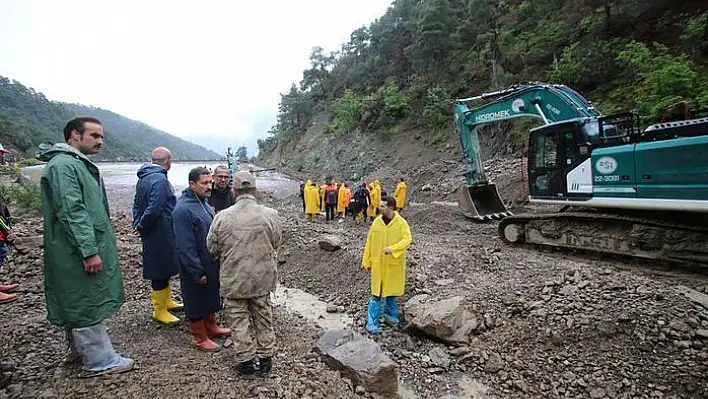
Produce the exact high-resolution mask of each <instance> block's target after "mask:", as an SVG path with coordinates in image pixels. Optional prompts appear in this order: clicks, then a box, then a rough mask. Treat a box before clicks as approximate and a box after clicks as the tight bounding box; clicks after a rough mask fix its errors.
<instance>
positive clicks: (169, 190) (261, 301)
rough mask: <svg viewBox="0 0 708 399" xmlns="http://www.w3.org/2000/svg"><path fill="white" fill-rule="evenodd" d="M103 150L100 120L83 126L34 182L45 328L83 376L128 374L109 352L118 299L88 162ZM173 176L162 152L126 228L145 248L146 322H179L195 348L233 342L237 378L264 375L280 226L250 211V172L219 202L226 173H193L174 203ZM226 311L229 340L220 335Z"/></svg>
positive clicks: (109, 240)
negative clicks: (63, 343) (59, 336)
mask: <svg viewBox="0 0 708 399" xmlns="http://www.w3.org/2000/svg"><path fill="white" fill-rule="evenodd" d="M103 140H104V133H103V125H102V123H101V121H100V120H98V119H95V118H91V117H78V118H74V119H72V120H71V121H69V122H68V123H67V124H66V126H65V128H64V141H65V142H64V143H59V144H55V145H54V146H52V147H51V148H50V149H48V150H46V151H44V152H42V153H41V154H39V156H38V159H40V160H41V161H44V162H47V164H46V165H45V167H44V169H43V171H42V175H41V179H40V188H41V199H42V210H43V216H44V277H45V279H44V288H45V289H44V291H45V298H46V306H47V313H48V315H47V317H48V319H49V321H50V322H51V323H52V324H54V325H56V326H59V327H61V328H64V329H65V330H66V335H67V343H68V345H69V348H70V355H69V357H68V358H67V360H68V361H70V362H81V363H82V364H83V370H84V373H85V375H86V376H95V375H101V374H105V373H109V372H122V371H127V370H130V369H132V368H133V365H134V363H135V362H134V360H133V359H131V358H128V357H124V356H122V355H120V354H118V353H117V352H116V351H115V349H114V348H113V345H112V344H111V340H110V338H109V336H108V331H107V328H106V320H107V319H108V318H110V317H111V316H113V315H115V314H116V313H117V312H118V311H119V309H120V307H121V306H122V304H123V302H124V300H125V293H124V287H123V278H122V273H121V267H120V265H119V260H118V259H119V257H118V247H117V245H116V237H115V232H114V229H113V226H112V224H111V219H110V212H109V207H108V201H107V198H106V191H105V187H104V184H103V178H102V177H101V176H100V174H99V170H98V167H97V166H96V165H95V164H94V163H93V162H92V161H91V160H90V159H89V158H88V157H87V155H90V154H95V153H97V152H99V151H100V149H101V148H102V146H103ZM171 164H172V156H171V154H170V152H169V150H168V149H166V148H164V147H159V148H156V149H155V150H154V151H153V152H152V163H151V164H147V165H143V166H142V167H141V168H140V169H139V170H138V172H137V174H138V183H137V185H136V195H135V199H134V205H133V228H134V234H135V235H136V236H138V237H140V239H141V240H142V245H143V263H142V267H143V276H144V278H146V279H148V280H150V284H151V299H152V318H153V319H155V320H156V321H158V322H160V323H164V324H168V325H171V324H175V323H177V322H178V321H180V319H179V318H178V317H177V316H175V315H173V314H172V313H171V312H172V311H177V310H184V312H185V316H186V319H187V320H188V321H189V324H190V332H191V335H192V342H193V344H194V346H195V347H196V348H198V349H201V350H206V351H213V350H218V349H219V345H218V344H216V343H215V342H214V341H212V338H214V337H218V336H225V335H230V336H231V338H232V341H233V342H234V352H235V358H236V359H235V360H236V363H237V364H236V367H235V369H236V371H237V372H238V373H239V374H241V375H243V376H246V377H251V376H255V375H257V374H265V373H269V372H270V371H271V368H272V356H273V354H274V350H275V345H276V343H275V333H274V329H273V325H272V304H271V302H270V299H269V298H270V297H269V295H270V293H271V291H273V290H274V289H275V285H276V281H277V255H276V249H277V248H278V247H279V246H280V244H281V240H282V224H281V221H280V218H279V216H278V214H277V212H276V211H275V210H273V209H270V208H268V207H265V206H263V205H260V204H258V203H257V201H256V197H255V195H256V191H257V185H256V179H255V177H254V176H253V175H252V174H250V173H249V172H247V171H239V172H237V173H235V174H234V176H233V184H232V186H231V187H229V188H228V190H227V191H228V193H224V188H225V187H228V182H229V181H230V180H231V174H230V171H229V170H228V169H227V168H224V167H218V168H216V169H215V171H214V173H212V172H211V171H209V170H208V169H206V168H204V167H197V168H194V169H192V170H191V171H190V172H189V176H188V187H187V188H185V189H184V190H183V191H182V193H181V196H180V197H179V198H177V197H176V195H175V191H174V188H173V187H172V185H171V184H170V182H169V180H168V179H167V173H168V171H169V170H170V168H171ZM214 180H216V181H214ZM224 180H225V183H224V182H223V181H224ZM213 192H219V193H220V194H222V196H221V197H219V198H218V199H219V200H220V201H214V199H217V198H216V197H215V198H214V199H211V201H210V198H211V194H212V193H213ZM224 198H225V199H224ZM177 275H178V276H179V282H180V291H181V293H182V300H183V303H180V302H178V301H176V300H175V299H174V298H173V295H172V289H171V281H170V280H171V279H172V278H173V277H174V276H177ZM222 310H224V313H226V316H227V320H228V322H229V327H230V328H223V327H221V326H219V324H218V323H217V317H216V314H217V313H218V312H219V311H222Z"/></svg>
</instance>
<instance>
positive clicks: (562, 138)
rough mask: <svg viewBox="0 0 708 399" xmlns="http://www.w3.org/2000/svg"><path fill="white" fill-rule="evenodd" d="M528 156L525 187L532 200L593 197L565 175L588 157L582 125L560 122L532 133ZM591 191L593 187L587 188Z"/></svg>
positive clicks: (588, 152) (580, 123)
mask: <svg viewBox="0 0 708 399" xmlns="http://www.w3.org/2000/svg"><path fill="white" fill-rule="evenodd" d="M528 148H529V152H528V166H527V167H528V184H529V194H530V195H531V197H534V198H538V199H568V198H569V197H578V196H581V197H582V196H588V195H592V191H591V190H590V191H589V192H587V191H588V190H586V189H584V188H583V187H580V184H578V186H574V185H573V184H571V186H570V187H568V179H567V178H566V177H567V176H568V174H569V173H570V172H571V171H573V170H574V169H576V168H577V167H578V166H579V165H580V164H581V163H582V162H583V161H585V160H586V159H587V158H589V157H590V150H589V143H588V140H587V138H586V135H585V131H584V129H583V123H582V122H581V121H571V122H561V123H555V124H551V125H546V126H541V127H538V128H535V129H533V130H531V134H530V136H529V146H528ZM589 187H590V188H592V186H589Z"/></svg>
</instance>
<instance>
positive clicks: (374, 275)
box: [361, 212, 413, 297]
mask: <svg viewBox="0 0 708 399" xmlns="http://www.w3.org/2000/svg"><path fill="white" fill-rule="evenodd" d="M412 240H413V236H412V235H411V229H410V227H409V226H408V222H406V220H405V219H403V217H402V216H401V215H399V214H398V212H396V213H395V215H394V216H393V219H391V222H390V223H389V224H388V225H386V223H384V221H383V219H382V217H381V216H379V217H377V218H376V219H375V220H374V222H373V223H372V224H371V228H370V229H369V234H368V235H367V237H366V245H365V246H364V256H363V258H362V260H361V263H362V265H363V266H364V269H366V270H369V271H370V272H371V295H372V296H376V297H389V296H403V294H404V293H405V286H406V253H407V252H408V247H409V246H410V245H411V241H412ZM387 247H390V248H391V250H392V252H391V254H390V255H384V253H383V250H384V248H387Z"/></svg>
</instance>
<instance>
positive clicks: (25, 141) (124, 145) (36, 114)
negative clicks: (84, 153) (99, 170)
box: [0, 76, 221, 161]
mask: <svg viewBox="0 0 708 399" xmlns="http://www.w3.org/2000/svg"><path fill="white" fill-rule="evenodd" d="M75 115H89V116H94V117H97V118H98V119H100V120H101V121H102V122H103V123H104V129H105V132H106V139H105V146H104V149H103V150H101V152H100V153H98V154H96V155H94V156H92V158H93V159H95V160H136V161H137V160H140V161H142V160H145V159H147V157H149V156H150V151H151V150H152V149H153V148H155V147H157V146H160V145H163V146H166V147H167V148H169V149H170V150H171V151H172V153H173V155H174V157H175V158H176V159H177V160H190V159H199V160H203V159H220V158H221V155H220V154H217V153H215V152H213V151H210V150H207V149H206V148H204V147H201V146H198V145H196V144H193V143H190V142H188V141H185V140H182V139H180V138H178V137H175V136H172V135H170V134H167V133H165V132H163V131H160V130H157V129H155V128H152V127H150V126H148V125H146V124H144V123H142V122H138V121H134V120H132V119H128V118H125V117H123V116H120V115H118V114H115V113H113V112H110V111H106V110H103V109H100V108H93V107H86V106H82V105H77V104H64V103H60V102H55V101H50V100H48V99H47V98H46V97H45V96H44V94H42V93H39V92H36V91H35V90H34V89H32V88H27V87H25V86H24V85H22V84H21V83H19V82H17V81H11V80H10V79H8V78H6V77H3V76H0V143H2V144H3V145H4V146H5V147H6V148H10V149H12V150H15V151H17V152H19V153H20V154H23V155H26V156H32V155H34V153H35V150H36V149H37V146H38V145H39V144H40V143H43V142H51V143H56V142H60V141H63V136H62V131H63V129H64V125H65V124H66V122H67V121H68V120H69V119H71V118H72V117H74V116H75Z"/></svg>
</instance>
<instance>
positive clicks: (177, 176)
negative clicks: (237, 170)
mask: <svg viewBox="0 0 708 399" xmlns="http://www.w3.org/2000/svg"><path fill="white" fill-rule="evenodd" d="M222 164H223V163H220V162H216V161H215V162H213V163H207V164H203V163H201V164H199V163H194V162H175V163H173V164H172V167H171V168H170V171H169V172H168V173H167V178H168V179H169V181H170V183H172V185H173V186H174V188H175V192H176V194H177V196H179V195H180V194H181V193H182V190H184V189H185V188H186V187H187V186H188V185H189V184H188V181H189V179H188V176H189V171H190V170H191V169H192V168H195V167H197V166H206V167H207V168H210V169H212V170H213V169H214V168H215V167H216V166H218V165H222ZM96 165H97V166H98V169H99V170H100V171H101V175H102V176H103V180H104V182H105V184H106V192H107V194H108V201H109V203H110V205H111V212H112V213H123V212H130V209H131V207H132V201H133V196H134V194H135V183H136V182H137V181H138V176H137V171H138V168H140V166H141V165H142V163H139V162H136V163H123V162H115V163H114V162H98V163H96ZM43 167H44V165H37V166H29V167H26V168H23V172H22V173H23V174H25V175H26V176H27V177H28V178H30V179H32V180H34V181H38V180H39V176H40V174H41V172H42V168H43ZM248 167H251V168H253V169H258V167H257V166H255V165H248ZM256 185H257V186H258V188H259V189H260V190H261V191H264V192H266V193H268V194H270V195H272V196H274V197H276V198H283V197H286V196H288V195H291V194H293V193H296V192H297V191H298V190H299V189H300V184H299V183H298V182H296V181H294V180H292V179H289V178H288V177H286V176H284V175H282V174H280V173H277V172H274V171H266V172H258V173H257V174H256Z"/></svg>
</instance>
